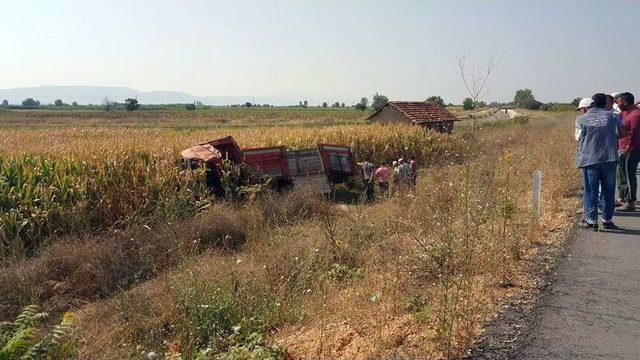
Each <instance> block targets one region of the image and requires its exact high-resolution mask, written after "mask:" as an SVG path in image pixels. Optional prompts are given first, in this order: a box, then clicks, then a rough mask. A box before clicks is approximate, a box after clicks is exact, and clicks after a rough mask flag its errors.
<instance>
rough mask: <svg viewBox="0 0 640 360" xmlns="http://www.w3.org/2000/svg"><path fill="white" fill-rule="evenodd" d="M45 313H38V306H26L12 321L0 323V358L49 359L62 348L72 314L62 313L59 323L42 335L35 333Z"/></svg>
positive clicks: (45, 317)
mask: <svg viewBox="0 0 640 360" xmlns="http://www.w3.org/2000/svg"><path fill="white" fill-rule="evenodd" d="M48 316H49V315H48V314H47V313H43V312H39V308H38V306H35V305H30V306H27V307H25V308H24V310H23V311H22V313H21V314H20V315H18V317H17V318H16V319H15V321H13V322H2V323H0V359H2V360H4V359H6V360H10V359H25V360H30V359H33V360H36V359H43V358H49V357H50V356H52V355H54V354H56V353H58V354H59V351H60V350H65V349H64V345H65V344H67V343H68V340H69V339H68V332H69V324H70V322H71V320H72V317H73V315H72V314H71V313H66V314H65V316H64V317H63V319H62V322H61V323H60V324H58V325H55V326H54V327H53V328H51V330H49V331H48V332H46V333H45V334H44V335H41V334H40V335H39V334H38V332H42V331H43V330H40V329H39V328H40V325H41V323H42V321H44V320H45V319H47V318H48Z"/></svg>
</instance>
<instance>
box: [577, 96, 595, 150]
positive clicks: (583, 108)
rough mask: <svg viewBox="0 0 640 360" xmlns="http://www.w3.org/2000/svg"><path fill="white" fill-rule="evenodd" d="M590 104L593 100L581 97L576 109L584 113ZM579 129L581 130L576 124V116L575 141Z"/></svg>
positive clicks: (578, 135)
mask: <svg viewBox="0 0 640 360" xmlns="http://www.w3.org/2000/svg"><path fill="white" fill-rule="evenodd" d="M592 105H593V100H591V98H582V99H581V100H580V103H579V104H578V107H577V108H576V110H578V111H580V113H581V114H584V113H586V112H587V110H589V108H590V107H591V106H592ZM581 131H582V130H581V129H580V125H579V124H578V118H576V131H575V138H576V141H578V140H579V139H580V133H581Z"/></svg>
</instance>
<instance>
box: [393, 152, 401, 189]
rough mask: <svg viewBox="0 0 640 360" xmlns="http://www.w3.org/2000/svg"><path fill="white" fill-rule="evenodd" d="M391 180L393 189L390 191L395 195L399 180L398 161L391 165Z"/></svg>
mask: <svg viewBox="0 0 640 360" xmlns="http://www.w3.org/2000/svg"><path fill="white" fill-rule="evenodd" d="M391 171H392V173H391V178H392V180H391V181H393V189H391V192H392V193H394V194H395V193H397V192H398V184H399V183H400V179H399V177H398V161H397V160H393V162H392V163H391Z"/></svg>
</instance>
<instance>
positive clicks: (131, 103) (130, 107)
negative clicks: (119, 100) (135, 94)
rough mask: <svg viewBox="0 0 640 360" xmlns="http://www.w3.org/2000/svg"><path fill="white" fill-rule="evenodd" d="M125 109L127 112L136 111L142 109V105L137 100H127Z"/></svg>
mask: <svg viewBox="0 0 640 360" xmlns="http://www.w3.org/2000/svg"><path fill="white" fill-rule="evenodd" d="M124 107H125V109H127V111H134V110H138V109H139V108H140V103H139V102H138V99H136V98H127V99H125V100H124Z"/></svg>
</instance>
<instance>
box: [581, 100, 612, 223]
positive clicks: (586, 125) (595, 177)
mask: <svg viewBox="0 0 640 360" xmlns="http://www.w3.org/2000/svg"><path fill="white" fill-rule="evenodd" d="M592 100H593V106H592V107H590V108H589V109H588V110H587V111H586V112H585V113H584V114H582V115H580V116H578V118H577V119H576V124H577V126H578V128H579V130H580V135H579V137H578V150H577V152H576V165H577V166H578V168H581V169H582V170H583V171H584V176H585V179H586V181H585V196H584V202H585V203H584V210H585V218H586V222H585V223H584V226H585V227H588V228H592V229H594V230H597V229H598V202H599V200H600V199H599V194H598V190H599V188H602V197H603V199H604V204H603V209H602V226H603V228H605V229H616V228H617V227H616V225H615V224H614V223H613V211H614V209H615V199H614V198H615V191H616V190H615V186H616V172H615V169H616V166H617V163H618V136H617V129H616V122H615V119H614V118H613V114H612V113H611V112H610V111H607V109H606V108H605V105H606V101H607V96H606V95H605V94H602V93H598V94H595V95H593V97H592Z"/></svg>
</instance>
